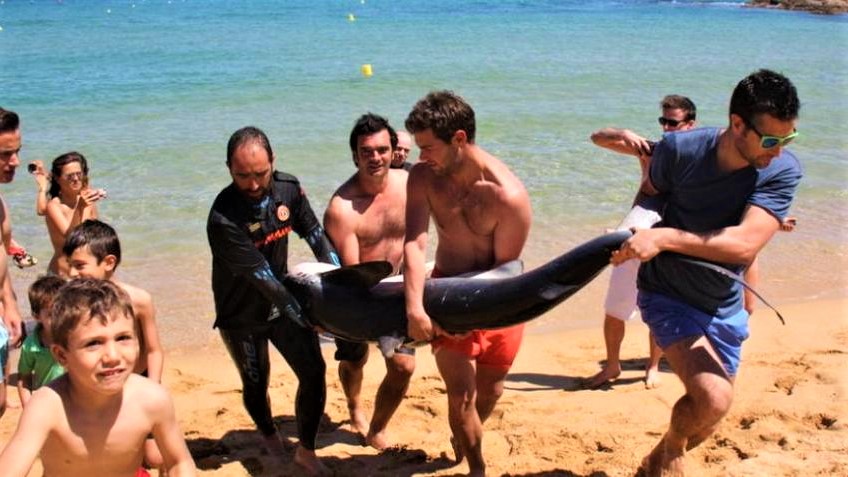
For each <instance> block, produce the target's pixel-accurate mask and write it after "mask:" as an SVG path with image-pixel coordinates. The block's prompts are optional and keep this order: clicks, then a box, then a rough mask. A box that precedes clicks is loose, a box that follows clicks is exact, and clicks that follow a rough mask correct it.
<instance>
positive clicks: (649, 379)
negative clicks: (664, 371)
mask: <svg viewBox="0 0 848 477" xmlns="http://www.w3.org/2000/svg"><path fill="white" fill-rule="evenodd" d="M660 381H662V379H660V368H659V367H656V368H648V369H647V370H646V371H645V389H654V388H656V387H658V386H659V385H660Z"/></svg>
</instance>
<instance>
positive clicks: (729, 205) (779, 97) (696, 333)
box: [612, 70, 802, 476]
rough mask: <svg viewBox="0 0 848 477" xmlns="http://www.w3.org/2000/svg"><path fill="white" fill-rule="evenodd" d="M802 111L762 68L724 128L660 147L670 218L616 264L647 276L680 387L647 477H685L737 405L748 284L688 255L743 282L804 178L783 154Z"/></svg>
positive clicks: (644, 289)
mask: <svg viewBox="0 0 848 477" xmlns="http://www.w3.org/2000/svg"><path fill="white" fill-rule="evenodd" d="M799 109H800V102H799V100H798V94H797V91H796V89H795V86H794V85H793V84H792V82H791V81H790V80H789V79H788V78H786V77H785V76H783V75H781V74H779V73H775V72H773V71H769V70H760V71H757V72H755V73H753V74H751V75H749V76H748V77H746V78H745V79H743V80H742V81H740V82H739V83H738V84H737V86H736V89H735V90H734V91H733V95H732V97H731V100H730V112H729V125H728V127H727V128H726V129H719V128H704V129H696V130H693V131H689V132H682V133H676V134H668V135H665V136H664V137H663V139H662V140H661V141H660V142H658V143H657V144H656V147H655V148H654V151H653V155H652V157H651V164H650V171H649V174H648V182H649V183H650V187H643V191H644V192H646V193H650V189H651V187H652V188H653V189H654V190H655V191H657V192H658V195H659V197H661V198H662V199H663V202H664V208H663V209H662V221H661V222H660V223H659V224H658V225H657V226H656V227H654V228H651V229H644V230H638V231H636V232H635V234H634V235H633V237H631V238H630V239H629V240H627V241H626V242H625V243H624V244H623V245H622V247H621V249H620V250H618V251H616V252H614V253H613V257H612V263H613V264H616V265H617V264H620V263H623V262H624V261H626V260H628V259H632V258H638V259H639V260H641V261H642V262H643V263H642V265H641V267H640V268H639V278H638V287H639V295H638V299H637V301H638V304H639V308H640V310H641V314H642V319H643V321H645V323H647V325H648V327H649V328H650V330H651V332H652V333H653V335H654V336H655V337H656V340H657V344H659V346H660V347H661V348H662V349H663V351H664V352H665V356H666V359H668V361H669V363H670V364H671V367H672V369H673V370H674V372H675V373H676V374H677V376H678V377H679V378H680V379H681V381H683V384H684V387H685V389H686V394H685V395H684V396H683V397H682V398H681V399H680V400H679V401H677V403H676V404H675V405H674V408H673V411H672V416H671V424H670V426H669V429H668V431H667V432H666V433H665V435H664V436H663V438H662V439H661V440H660V442H659V444H657V446H656V447H655V448H654V450H653V451H652V452H651V453H650V454H649V455H648V456H647V457H646V458H645V460H644V461H643V462H642V473H643V474H645V475H649V476H653V475H666V474H669V475H670V474H673V475H683V465H684V456H685V452H686V450H688V449H691V448H693V447H695V446H697V445H698V444H700V443H701V442H703V441H704V440H705V439H706V438H707V437H709V436H710V435H711V434H712V433H713V432H714V431H715V430H716V429H717V427H718V425H719V422H720V421H721V419H722V418H723V417H724V415H725V414H726V413H727V412H728V410H729V408H730V403H731V401H732V399H733V383H734V379H735V375H736V372H737V369H738V366H739V358H740V355H741V349H742V342H743V341H744V340H745V339H746V338H747V337H748V312H747V311H745V309H744V307H743V293H742V286H741V284H739V283H737V282H735V281H733V280H731V279H729V278H726V277H725V276H723V275H719V274H717V273H715V272H714V271H712V270H708V269H706V268H704V267H699V266H695V265H693V264H691V263H689V262H686V261H685V260H681V258H684V257H683V256H687V255H688V256H692V257H695V258H698V259H701V260H706V261H710V262H713V263H716V264H718V265H721V266H723V267H725V268H728V269H730V270H731V271H733V272H736V273H740V272H741V271H742V270H743V269H744V268H745V267H746V266H747V265H749V264H750V263H751V262H753V260H754V259H755V257H756V256H757V253H759V251H760V250H761V249H762V248H763V247H764V246H765V245H766V243H767V242H768V241H769V240H770V239H771V237H772V236H773V235H774V233H775V232H776V231H777V230H778V229H779V228H780V225H781V221H782V220H783V219H784V218H786V215H787V213H788V211H789V207H790V206H791V204H792V200H793V198H794V195H795V190H796V188H797V186H798V183H799V181H800V179H801V175H802V174H801V167H800V164H799V163H798V160H797V159H796V157H795V156H794V155H793V154H792V153H791V152H789V151H787V150H786V149H784V148H783V146H785V145H786V144H788V143H789V142H790V141H791V140H792V139H793V138H794V137H796V136H797V131H796V123H797V119H798V111H799Z"/></svg>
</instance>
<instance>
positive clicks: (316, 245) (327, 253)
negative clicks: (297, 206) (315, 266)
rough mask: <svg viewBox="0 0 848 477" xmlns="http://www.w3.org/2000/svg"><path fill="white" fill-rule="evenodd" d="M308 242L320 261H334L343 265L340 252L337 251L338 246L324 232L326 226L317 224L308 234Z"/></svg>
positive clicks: (306, 237)
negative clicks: (334, 245)
mask: <svg viewBox="0 0 848 477" xmlns="http://www.w3.org/2000/svg"><path fill="white" fill-rule="evenodd" d="M304 238H305V239H306V243H308V244H309V247H310V248H311V249H312V253H313V254H315V258H316V259H317V260H318V261H319V262H324V263H332V264H333V265H338V266H341V264H342V263H341V260H339V254H338V252H336V248H335V247H333V244H332V243H330V239H329V238H328V237H327V234H326V233H324V228H323V227H321V226H320V225H316V226H315V227H314V228H313V229H312V230H311V231H310V232H309V233H308V234H306V236H305V237H304Z"/></svg>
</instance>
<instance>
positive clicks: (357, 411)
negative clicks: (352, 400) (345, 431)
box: [348, 406, 369, 443]
mask: <svg viewBox="0 0 848 477" xmlns="http://www.w3.org/2000/svg"><path fill="white" fill-rule="evenodd" d="M348 409H349V410H350V427H352V428H353V430H354V431H355V432H357V433H358V434H359V435H360V436H362V438H363V439H365V441H366V443H367V441H368V439H367V436H368V426H369V424H368V418H367V417H365V412H364V411H363V410H362V409H361V408H360V407H359V406H356V407H349V408H348Z"/></svg>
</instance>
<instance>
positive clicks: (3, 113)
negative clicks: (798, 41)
mask: <svg viewBox="0 0 848 477" xmlns="http://www.w3.org/2000/svg"><path fill="white" fill-rule="evenodd" d="M20 127H21V118H19V117H18V115H17V113H15V112H14V111H9V110H8V109H3V108H0V133H7V132H14V131H17V130H18V128H20Z"/></svg>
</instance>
